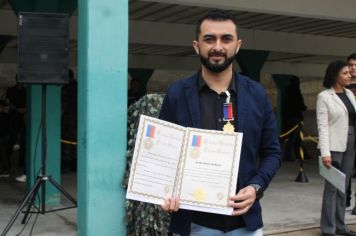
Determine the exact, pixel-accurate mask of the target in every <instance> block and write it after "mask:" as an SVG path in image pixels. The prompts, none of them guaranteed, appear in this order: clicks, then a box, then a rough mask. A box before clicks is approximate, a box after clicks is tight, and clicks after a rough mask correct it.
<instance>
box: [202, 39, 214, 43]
mask: <svg viewBox="0 0 356 236" xmlns="http://www.w3.org/2000/svg"><path fill="white" fill-rule="evenodd" d="M204 41H205V42H208V43H209V42H213V41H214V39H213V38H205V40H204Z"/></svg>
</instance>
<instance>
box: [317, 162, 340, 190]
mask: <svg viewBox="0 0 356 236" xmlns="http://www.w3.org/2000/svg"><path fill="white" fill-rule="evenodd" d="M319 173H320V175H321V176H323V177H324V178H325V179H326V180H327V181H329V182H330V183H331V184H332V185H334V187H336V188H337V189H338V190H340V191H341V192H342V193H345V185H346V182H345V174H344V173H342V172H341V171H340V170H338V169H336V168H335V167H334V166H331V167H330V168H329V169H328V168H326V167H325V166H324V164H323V162H322V157H319Z"/></svg>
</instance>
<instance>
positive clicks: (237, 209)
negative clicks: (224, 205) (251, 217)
mask: <svg viewBox="0 0 356 236" xmlns="http://www.w3.org/2000/svg"><path fill="white" fill-rule="evenodd" d="M230 201H231V202H230V203H229V206H230V207H233V208H234V211H233V212H232V215H233V216H238V215H243V214H245V213H246V212H247V211H248V210H250V208H251V206H252V205H253V203H254V202H255V201H256V190H255V188H254V187H252V186H247V187H245V188H243V189H241V190H240V191H239V192H238V193H237V194H236V195H235V196H232V197H230Z"/></svg>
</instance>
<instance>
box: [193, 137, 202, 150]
mask: <svg viewBox="0 0 356 236" xmlns="http://www.w3.org/2000/svg"><path fill="white" fill-rule="evenodd" d="M200 146H201V136H200V135H195V134H194V135H193V139H192V147H200Z"/></svg>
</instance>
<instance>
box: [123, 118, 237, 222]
mask: <svg viewBox="0 0 356 236" xmlns="http://www.w3.org/2000/svg"><path fill="white" fill-rule="evenodd" d="M241 143H242V134H241V133H224V132H222V131H214V130H203V129H193V128H185V127H182V126H179V125H175V124H172V123H170V122H166V121H162V120H159V119H155V118H152V117H148V116H144V115H142V116H141V118H140V123H139V128H138V131H137V136H136V144H135V149H134V155H133V160H132V165H131V172H130V178H129V185H128V189H127V194H126V197H127V198H128V199H133V200H138V201H143V202H148V203H153V204H163V202H164V199H166V198H168V197H171V196H179V197H180V208H183V209H191V210H197V211H205V212H211V213H218V214H226V215H230V214H231V213H232V211H233V209H232V208H231V207H228V206H227V204H228V201H229V200H228V198H229V197H230V196H233V195H235V193H236V183H237V176H238V169H239V163H240V151H241Z"/></svg>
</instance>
